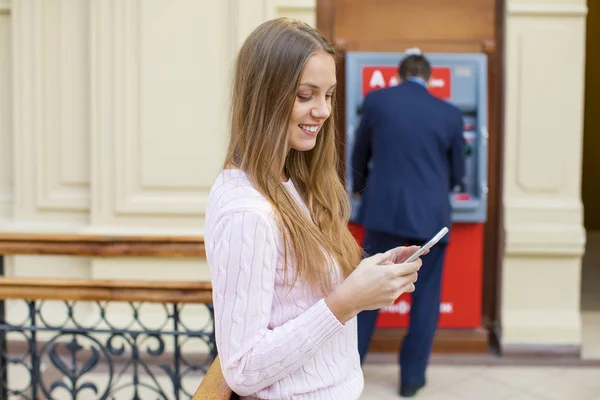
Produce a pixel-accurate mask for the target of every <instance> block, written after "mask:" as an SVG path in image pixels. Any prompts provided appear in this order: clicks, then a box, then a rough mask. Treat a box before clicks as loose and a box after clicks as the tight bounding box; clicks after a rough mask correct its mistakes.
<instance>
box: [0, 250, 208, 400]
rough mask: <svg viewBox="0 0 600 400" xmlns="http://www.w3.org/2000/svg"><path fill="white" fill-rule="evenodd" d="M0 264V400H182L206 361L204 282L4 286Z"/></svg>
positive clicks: (14, 282)
mask: <svg viewBox="0 0 600 400" xmlns="http://www.w3.org/2000/svg"><path fill="white" fill-rule="evenodd" d="M111 244H114V243H111ZM70 245H71V246H72V245H73V243H70ZM119 245H120V246H121V247H122V243H119ZM59 247H60V246H59ZM100 247H102V246H100ZM159 247H160V246H159ZM146 248H148V247H146ZM39 249H40V247H38V251H36V253H38V254H39ZM112 249H113V250H110V251H114V247H113V248H112ZM91 251H92V252H95V253H97V252H98V251H102V250H99V249H98V247H93V250H91ZM126 251H127V252H128V255H137V254H139V252H135V251H131V248H129V250H126ZM149 251H157V248H156V247H153V250H149ZM158 251H160V250H158ZM163 251H164V249H163ZM178 251H179V252H180V254H181V253H185V254H190V253H191V254H194V252H193V251H190V252H189V253H186V252H185V250H184V251H182V250H181V248H179V249H178ZM0 252H3V253H10V251H8V250H7V249H6V248H3V243H2V241H1V240H0ZM20 252H22V249H21V251H20ZM55 253H58V252H57V251H56V248H54V249H53V250H52V251H51V253H50V254H55ZM168 253H169V252H168V251H166V252H165V253H163V254H168ZM13 254H14V253H13ZM45 254H48V253H45ZM77 254H81V253H77ZM146 255H148V254H146ZM2 266H3V265H2V258H0V300H1V303H2V304H0V399H27V400H35V399H48V400H59V399H60V400H62V399H73V400H75V399H77V400H80V399H85V400H88V399H89V400H95V399H102V400H103V399H107V400H108V399H110V400H113V399H143V400H145V399H169V400H171V399H175V400H179V399H189V398H191V397H192V395H193V394H194V392H195V390H196V388H197V386H198V384H199V382H200V381H201V379H202V377H203V376H204V374H205V373H206V371H207V369H208V368H209V366H210V364H211V362H212V360H213V359H214V357H215V356H216V347H215V341H214V336H213V335H214V333H213V332H214V329H213V326H214V325H213V311H212V306H211V304H210V302H211V288H210V283H208V282H144V281H129V282H125V281H101V280H50V279H24V278H7V277H1V275H2V272H3V268H2ZM5 311H6V312H5Z"/></svg>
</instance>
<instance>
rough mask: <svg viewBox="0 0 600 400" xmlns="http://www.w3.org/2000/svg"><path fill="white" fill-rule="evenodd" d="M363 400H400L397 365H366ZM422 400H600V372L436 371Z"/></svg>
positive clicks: (554, 369) (531, 369) (462, 368)
mask: <svg viewBox="0 0 600 400" xmlns="http://www.w3.org/2000/svg"><path fill="white" fill-rule="evenodd" d="M364 373H365V390H364V392H363V396H362V397H361V399H363V400H387V399H390V400H391V399H400V397H399V396H398V395H397V385H398V367H397V366H396V365H391V364H387V365H377V364H371V365H365V367H364ZM415 398H416V399H419V400H459V399H460V400H471V399H473V400H600V367H529V366H513V367H511V366H457V365H433V366H431V367H430V369H429V373H428V384H427V386H426V387H425V388H423V389H422V390H421V391H419V393H418V395H417V396H416V397H415Z"/></svg>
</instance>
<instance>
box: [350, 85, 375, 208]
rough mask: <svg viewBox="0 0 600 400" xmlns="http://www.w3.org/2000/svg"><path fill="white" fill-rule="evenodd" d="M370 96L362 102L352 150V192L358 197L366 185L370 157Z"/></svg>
mask: <svg viewBox="0 0 600 400" xmlns="http://www.w3.org/2000/svg"><path fill="white" fill-rule="evenodd" d="M370 98H371V97H370V96H366V97H365V100H364V102H363V106H362V112H361V114H362V116H361V119H360V125H359V126H358V129H357V131H356V135H355V139H354V149H353V152H352V165H351V168H352V193H353V194H354V196H355V197H358V196H359V195H360V192H362V191H363V190H364V189H365V187H366V186H367V175H368V174H369V171H368V165H369V160H370V159H371V126H370V121H369V118H370V110H369V103H370V101H369V99H370Z"/></svg>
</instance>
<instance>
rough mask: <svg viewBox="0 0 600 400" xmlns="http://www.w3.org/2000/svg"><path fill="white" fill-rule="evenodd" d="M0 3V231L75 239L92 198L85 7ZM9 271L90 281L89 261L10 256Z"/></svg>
mask: <svg viewBox="0 0 600 400" xmlns="http://www.w3.org/2000/svg"><path fill="white" fill-rule="evenodd" d="M3 4H4V13H3V14H2V19H3V25H2V29H3V30H5V31H6V33H7V35H0V37H1V39H0V40H1V41H2V49H3V50H2V52H3V54H5V55H6V56H7V57H6V58H4V57H3V59H2V60H3V61H2V64H1V65H2V67H0V68H2V72H3V78H4V77H5V76H6V75H5V74H4V71H5V70H6V68H5V62H6V65H7V66H10V67H9V71H10V72H9V79H8V85H7V86H6V89H8V90H6V91H4V90H2V91H1V93H2V95H1V96H2V99H1V100H0V102H8V104H7V106H6V107H4V106H2V107H0V109H1V111H0V113H1V114H0V115H2V117H3V118H2V128H7V129H6V130H5V129H2V133H1V134H0V137H1V140H2V141H3V143H6V144H7V145H8V147H7V149H9V154H7V155H6V159H4V157H2V160H1V161H0V163H2V164H1V165H2V170H3V171H2V172H1V174H2V175H1V176H2V181H1V182H2V183H0V185H1V186H0V199H5V200H6V199H10V200H11V202H10V204H6V203H4V205H5V206H4V207H3V209H4V213H3V220H2V223H1V224H0V230H1V231H8V232H15V231H23V232H53V233H56V232H65V233H76V232H78V231H80V230H82V229H84V228H85V227H86V226H87V223H88V221H89V205H90V200H91V199H90V180H89V157H90V148H89V123H90V119H89V85H88V82H89V79H88V76H89V49H88V48H89V43H88V40H89V35H88V34H87V33H88V31H87V26H88V1H74V0H51V1H46V0H14V1H11V2H6V1H5V2H3ZM8 26H10V31H8V29H7V27H8ZM8 40H10V42H8ZM6 43H8V44H9V46H10V48H9V51H8V52H5V47H4V46H5V44H6ZM5 118H6V119H5ZM1 147H4V146H1ZM2 151H3V150H2ZM3 154H4V153H3ZM7 173H9V174H10V176H7V175H6V174H7ZM6 182H8V185H7V184H6ZM0 201H1V200H0ZM6 266H7V273H8V274H14V275H18V276H59V277H83V278H85V277H89V261H88V260H87V259H86V258H75V257H73V258H69V257H34V256H30V257H20V256H19V257H7V258H6Z"/></svg>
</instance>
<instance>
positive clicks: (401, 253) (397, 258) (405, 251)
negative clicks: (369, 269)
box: [383, 246, 429, 264]
mask: <svg viewBox="0 0 600 400" xmlns="http://www.w3.org/2000/svg"><path fill="white" fill-rule="evenodd" d="M420 248H421V247H420V246H398V247H395V248H393V249H390V250H388V251H386V252H385V253H383V254H384V256H385V257H386V258H387V259H388V261H387V263H388V264H400V263H403V262H404V261H405V260H406V259H408V257H410V256H412V255H413V253H415V252H416V251H417V250H419V249H420ZM427 253H429V249H427V250H425V251H424V252H423V254H421V255H422V256H424V255H425V254H427Z"/></svg>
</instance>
